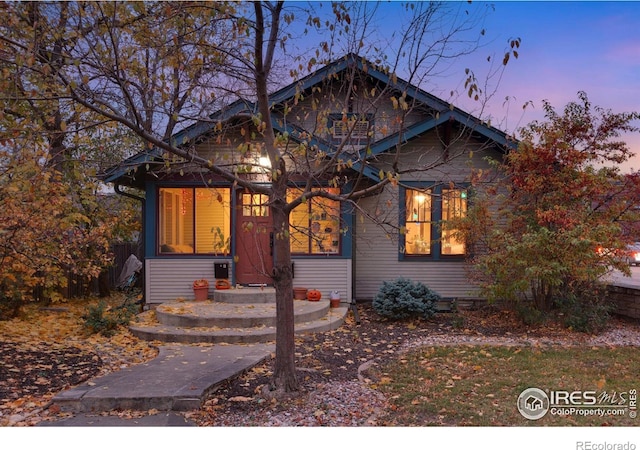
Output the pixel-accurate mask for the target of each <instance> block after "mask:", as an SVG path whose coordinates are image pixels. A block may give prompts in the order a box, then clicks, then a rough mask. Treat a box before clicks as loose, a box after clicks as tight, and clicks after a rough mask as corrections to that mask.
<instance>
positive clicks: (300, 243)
mask: <svg viewBox="0 0 640 450" xmlns="http://www.w3.org/2000/svg"><path fill="white" fill-rule="evenodd" d="M300 194H302V190H301V189H289V190H288V191H287V201H292V200H293V199H295V198H296V197H298V196H299V195H300ZM289 233H290V234H289V236H290V239H291V252H292V253H309V251H310V250H309V204H308V203H307V202H305V203H302V204H301V205H298V206H297V207H296V208H294V209H293V211H291V214H290V215H289Z"/></svg>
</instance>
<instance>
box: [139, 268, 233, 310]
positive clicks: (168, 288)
mask: <svg viewBox="0 0 640 450" xmlns="http://www.w3.org/2000/svg"><path fill="white" fill-rule="evenodd" d="M214 262H226V263H229V261H228V260H226V261H225V260H212V259H174V258H172V259H147V260H146V266H145V277H146V279H147V281H146V286H147V287H146V301H147V303H162V302H166V301H170V300H175V299H176V298H185V299H191V300H193V298H194V296H193V281H194V280H197V279H200V278H205V279H207V280H209V284H210V285H211V288H213V284H214V283H215V276H214V273H213V264H214Z"/></svg>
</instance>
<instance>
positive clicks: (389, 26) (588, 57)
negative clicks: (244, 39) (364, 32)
mask: <svg viewBox="0 0 640 450" xmlns="http://www.w3.org/2000/svg"><path fill="white" fill-rule="evenodd" d="M369 3H370V5H369V6H371V5H377V8H378V10H377V16H376V21H375V23H374V24H373V26H374V27H376V29H377V35H376V36H373V41H372V42H374V43H373V44H371V45H381V47H382V48H385V46H386V45H385V42H386V43H389V42H392V41H393V39H394V38H393V37H392V36H393V33H394V31H398V30H399V29H400V28H401V27H402V24H403V23H404V22H403V20H405V19H404V17H406V16H405V15H403V11H402V6H403V4H402V3H401V2H400V1H381V2H373V1H372V2H369ZM449 3H450V5H449V6H452V7H453V9H454V10H455V9H456V7H457V9H458V12H459V13H462V14H461V15H462V16H464V11H465V10H467V9H469V10H471V11H473V10H478V9H479V10H487V9H489V11H490V12H489V14H488V16H487V17H486V20H485V22H484V24H483V26H482V27H483V28H484V29H485V30H486V33H485V35H484V36H483V37H482V42H483V43H484V44H486V45H485V46H483V47H482V48H480V49H479V50H477V51H476V52H475V53H474V54H472V55H470V56H466V57H462V58H459V59H456V60H455V62H454V63H452V65H451V66H450V67H448V68H447V70H446V71H445V72H444V73H442V74H439V75H438V76H435V77H432V78H430V79H429V80H428V82H426V83H424V84H420V87H421V88H423V89H425V90H427V91H429V92H430V93H432V94H434V95H436V96H438V97H440V98H442V99H443V100H447V101H452V102H453V103H454V104H455V105H456V106H459V107H460V108H462V109H463V110H465V111H467V112H470V113H472V114H474V115H478V116H480V117H482V118H483V119H487V118H488V117H490V118H491V124H492V125H494V126H496V127H497V128H500V129H502V130H504V131H506V132H508V133H512V134H514V133H515V134H516V136H517V130H518V129H519V128H522V127H524V126H525V125H527V124H528V123H530V122H531V121H533V120H542V119H544V114H543V110H542V101H543V100H548V101H549V102H550V103H551V105H552V106H553V107H554V108H555V110H556V112H558V113H560V114H561V113H562V111H563V110H564V107H565V105H566V104H567V103H569V102H571V101H578V91H584V92H586V93H587V96H588V98H589V101H590V102H591V104H592V105H593V106H599V107H602V108H603V109H605V110H611V111H612V112H614V113H622V112H632V111H638V112H640V1H618V2H613V1H611V2H608V1H565V2H555V1H501V0H497V1H493V2H480V1H477V2H476V1H474V2H472V3H471V4H469V3H468V2H466V1H464V2H457V1H453V0H452V1H451V2H449ZM294 4H295V2H294ZM312 4H315V5H316V7H317V8H318V9H317V11H321V10H323V11H324V12H325V13H329V14H331V13H330V11H331V10H330V6H329V5H328V4H327V2H312ZM490 5H493V8H490V7H489V8H488V6H490ZM479 29H480V28H478V29H476V30H475V31H474V32H473V34H470V36H473V39H474V40H475V39H476V38H477V36H478V33H479ZM299 37H300V40H297V42H296V44H293V45H294V46H298V47H305V46H307V50H309V48H310V49H311V50H309V52H310V53H311V52H312V51H313V50H314V49H315V48H316V47H317V45H318V40H314V39H313V38H310V36H304V37H303V36H301V35H299ZM513 38H521V46H520V48H519V57H518V59H513V58H511V60H510V62H509V64H508V66H507V68H506V71H505V72H504V74H503V76H502V78H501V79H500V82H499V83H494V87H495V86H496V85H497V91H496V92H495V94H494V95H493V96H492V97H491V99H490V101H489V103H488V104H487V107H486V108H485V109H484V110H480V107H479V105H478V104H477V103H473V102H471V101H469V100H468V97H467V95H466V93H465V92H466V90H465V88H464V80H465V74H464V70H465V68H467V67H470V68H471V69H473V71H474V72H475V73H476V75H477V76H478V78H479V79H483V75H482V74H483V73H486V72H487V70H488V68H489V63H487V61H486V59H487V56H489V55H491V56H492V60H493V61H494V62H495V63H494V67H495V65H496V64H497V66H498V67H500V65H501V61H502V57H503V55H504V52H505V51H506V49H507V48H508V45H507V44H508V42H509V40H510V39H513ZM376 39H377V41H376ZM388 48H389V49H391V48H393V44H391V45H390V46H389V47H388ZM336 50H337V49H336ZM389 52H390V53H392V52H393V50H389ZM398 75H399V76H401V77H404V75H403V74H402V71H401V70H400V69H399V70H398ZM495 80H496V79H495V78H494V79H493V81H494V82H495ZM452 90H453V91H455V92H456V94H455V95H454V96H453V97H451V96H450V93H451V91H452ZM488 91H493V89H490V90H488ZM507 97H509V98H510V101H509V102H505V98H507ZM525 103H527V104H528V106H527V108H526V109H525V110H523V108H522V106H523V105H524V104H525ZM635 125H637V126H640V121H638V122H636V123H635ZM622 139H623V140H625V141H626V142H627V143H628V145H629V147H630V148H631V150H632V151H633V152H634V153H635V154H636V156H635V157H634V158H632V159H631V160H630V161H629V162H628V163H627V164H625V165H623V166H621V169H622V170H623V171H624V172H630V171H632V170H633V171H637V170H640V133H636V134H634V135H625V136H623V137H622Z"/></svg>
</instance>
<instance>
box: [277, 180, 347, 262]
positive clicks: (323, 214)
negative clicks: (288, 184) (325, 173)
mask: <svg viewBox="0 0 640 450" xmlns="http://www.w3.org/2000/svg"><path fill="white" fill-rule="evenodd" d="M318 189H320V188H318ZM323 189H324V190H325V191H327V192H331V193H333V194H336V195H337V194H339V190H338V189H336V188H323ZM314 190H317V189H314ZM301 193H302V190H300V189H289V191H288V193H287V197H288V199H287V200H288V201H291V200H293V199H294V198H296V197H298V196H300V195H301ZM289 229H290V239H291V253H293V254H298V255H317V254H339V253H340V203H339V202H337V201H334V200H330V199H327V198H322V197H313V198H311V199H310V200H308V201H306V202H304V203H302V204H301V205H299V206H298V207H296V208H295V209H294V210H293V211H291V215H290V218H289Z"/></svg>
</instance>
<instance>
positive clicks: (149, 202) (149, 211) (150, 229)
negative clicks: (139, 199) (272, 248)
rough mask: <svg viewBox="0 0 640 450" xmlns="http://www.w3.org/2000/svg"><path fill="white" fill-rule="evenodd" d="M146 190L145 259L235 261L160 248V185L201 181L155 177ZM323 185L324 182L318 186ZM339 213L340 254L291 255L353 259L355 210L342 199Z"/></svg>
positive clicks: (233, 201) (189, 184)
mask: <svg viewBox="0 0 640 450" xmlns="http://www.w3.org/2000/svg"><path fill="white" fill-rule="evenodd" d="M324 186H326V185H324ZM145 187H146V189H145V192H146V202H145V203H146V207H145V209H144V255H145V258H146V259H182V258H188V259H215V260H220V261H223V260H225V261H232V260H233V257H232V256H230V255H224V256H223V255H217V256H216V255H213V254H196V253H189V254H168V253H166V254H163V253H159V252H157V248H156V247H157V239H158V235H157V234H158V229H157V219H158V208H159V205H158V199H159V196H158V192H159V189H160V188H161V187H162V188H174V187H186V188H201V187H204V186H202V184H197V185H195V184H193V182H170V183H156V182H153V181H148V182H146V184H145ZM208 187H216V188H231V185H229V184H224V183H215V184H211V185H210V186H208ZM319 187H323V186H319ZM231 208H232V210H233V211H235V210H236V196H235V195H234V192H233V189H232V192H231ZM340 213H341V216H342V217H341V219H342V222H341V223H342V225H343V227H344V228H346V230H347V231H346V233H344V234H342V233H340V241H341V242H340V253H339V254H331V253H329V254H324V253H322V254H310V255H303V254H292V255H291V258H292V259H351V258H352V254H353V251H352V246H353V235H352V233H353V211H352V210H351V209H350V208H349V206H348V205H347V204H345V203H341V205H340ZM235 220H236V219H235V214H231V229H232V230H234V229H235V226H236V223H235ZM235 244H236V241H235V239H231V255H234V254H235V251H236V248H235Z"/></svg>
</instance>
